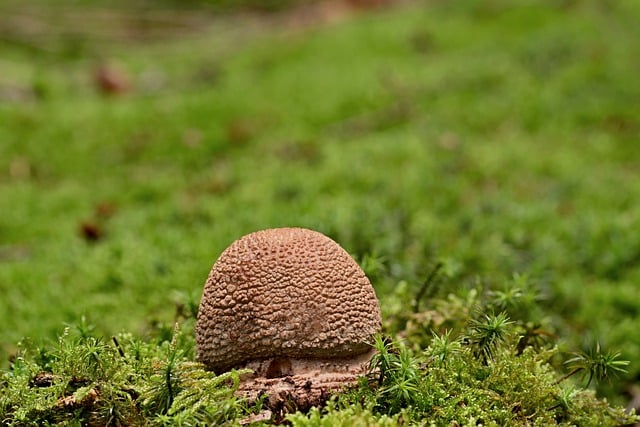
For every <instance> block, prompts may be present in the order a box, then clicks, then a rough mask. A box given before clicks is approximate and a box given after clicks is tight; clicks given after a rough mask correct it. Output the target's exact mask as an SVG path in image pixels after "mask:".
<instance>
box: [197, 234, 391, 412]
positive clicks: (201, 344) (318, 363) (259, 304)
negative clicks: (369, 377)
mask: <svg viewBox="0 0 640 427" xmlns="http://www.w3.org/2000/svg"><path fill="white" fill-rule="evenodd" d="M380 328H381V316H380V305H379V303H378V300H377V298H376V295H375V292H374V289H373V287H372V286H371V283H370V282H369V280H368V279H367V277H366V276H365V274H364V272H363V271H362V269H361V268H360V267H359V266H358V264H357V263H356V262H355V261H354V260H353V258H351V256H349V254H348V253H347V252H346V251H345V250H344V249H343V248H342V247H340V246H339V245H338V244H337V243H336V242H334V241H333V240H331V239H330V238H328V237H327V236H325V235H323V234H321V233H319V232H317V231H312V230H308V229H303V228H276V229H268V230H263V231H258V232H255V233H251V234H248V235H246V236H244V237H242V238H240V239H239V240H236V241H235V242H234V243H233V244H231V246H229V247H228V248H227V249H226V250H225V251H224V252H223V253H222V255H220V257H219V258H218V260H217V261H216V262H215V264H214V265H213V268H212V269H211V273H210V274H209V277H208V279H207V282H206V284H205V287H204V292H203V296H202V300H201V302H200V308H199V311H198V318H197V324H196V343H197V358H198V360H199V361H200V362H202V363H203V364H204V365H205V366H206V367H207V368H208V369H210V370H213V371H214V372H216V373H221V372H225V371H228V370H230V369H232V368H238V369H240V368H249V369H251V370H252V371H253V374H251V375H250V376H249V377H245V378H243V380H242V382H241V384H240V387H239V393H240V394H242V395H244V396H245V397H249V398H257V397H259V396H260V395H262V394H265V393H266V394H267V395H268V401H267V403H268V406H269V407H270V409H272V410H282V408H283V407H284V403H285V402H287V406H290V404H291V403H294V405H295V407H296V408H298V409H308V408H309V407H310V406H315V405H318V404H321V403H323V401H324V400H326V398H328V397H329V395H330V394H331V392H332V391H335V390H337V389H340V388H341V387H343V386H345V385H351V384H354V383H355V382H356V381H357V377H358V376H359V375H362V374H363V373H365V372H366V367H367V363H368V361H369V359H370V358H371V356H372V354H373V350H372V347H371V346H370V343H371V341H372V337H373V336H374V335H375V334H376V333H378V332H379V331H380Z"/></svg>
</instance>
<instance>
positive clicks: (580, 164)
mask: <svg viewBox="0 0 640 427" xmlns="http://www.w3.org/2000/svg"><path fill="white" fill-rule="evenodd" d="M638 22H640V3H638V2H637V1H632V0H623V1H617V2H609V1H601V0H557V1H535V0H531V1H521V2H511V1H506V0H489V1H468V2H450V1H438V0H432V1H408V0H405V1H373V0H369V1H367V0H360V1H356V0H351V1H348V0H327V1H316V2H302V1H282V2H280V1H256V0H246V1H241V0H236V1H220V2H218V1H214V0H210V1H191V2H178V1H160V0H158V1H141V0H139V1H133V2H129V1H127V2H125V1H119V2H107V1H100V0H96V1H76V2H74V1H65V2H62V3H61V2H53V1H48V0H37V1H31V2H28V3H26V2H21V1H20V2H18V1H12V0H3V1H2V2H1V3H0V295H1V298H0V321H1V324H2V327H1V328H0V360H1V362H0V363H1V364H2V366H3V367H4V366H7V365H8V363H9V362H8V361H9V359H10V357H11V355H12V354H14V353H15V351H16V350H17V348H18V343H19V342H20V340H22V339H23V338H24V337H28V339H30V340H32V341H35V342H47V341H48V340H52V339H55V337H56V336H57V335H58V334H60V333H61V331H62V330H63V328H64V327H65V324H69V323H74V322H78V321H80V319H82V318H84V319H86V321H88V322H90V323H91V324H92V325H95V328H96V330H97V332H98V333H102V334H105V335H108V334H113V333H116V332H119V331H122V330H129V331H132V332H133V333H135V334H141V335H144V334H146V333H149V331H151V330H154V329H158V328H163V327H167V325H169V326H168V327H169V328H170V325H171V324H172V322H173V320H174V319H175V318H176V316H179V315H180V312H181V311H184V310H193V308H194V307H196V308H197V303H198V301H199V298H200V293H201V291H202V286H203V284H204V281H205V279H206V276H207V274H208V271H209V269H210V267H211V265H212V264H213V262H214V261H215V259H216V257H217V256H218V255H219V253H220V252H221V251H222V250H223V249H224V248H225V247H226V246H228V245H229V244H230V243H231V242H232V241H233V240H235V239H237V238H238V237H240V236H241V235H243V234H246V233H249V232H251V231H255V230H259V229H264V228H269V227H278V226H303V227H308V228H313V229H316V230H318V231H321V232H323V233H325V234H327V235H329V236H330V237H332V238H333V239H335V240H336V241H338V242H339V243H340V244H341V245H342V246H343V247H345V249H347V251H349V252H350V253H351V254H352V255H353V256H354V257H355V258H356V259H357V260H358V262H359V263H360V264H361V265H362V266H363V268H364V269H365V271H366V272H367V273H368V275H369V276H370V278H371V279H372V282H373V283H374V286H375V288H376V291H377V293H378V296H379V298H380V300H381V303H382V308H383V314H385V313H386V314H389V312H390V311H393V310H398V308H397V307H391V306H390V305H391V304H390V303H387V302H388V301H391V300H393V298H394V295H395V294H397V293H398V292H403V293H409V294H411V293H412V292H413V293H416V292H418V290H419V289H420V288H421V286H422V283H423V282H424V280H425V277H427V276H428V275H429V273H430V272H431V271H433V269H434V267H435V266H436V265H440V266H442V273H441V276H440V278H439V280H438V282H437V286H436V289H433V290H431V291H430V292H432V293H433V294H434V295H440V296H442V295H446V294H447V293H454V292H464V291H465V290H469V289H472V288H479V289H481V290H484V291H489V290H491V289H497V288H500V287H502V286H504V285H505V283H511V282H513V281H514V280H520V281H524V282H526V283H527V286H531V287H533V288H535V289H536V290H537V292H538V294H539V297H540V299H541V300H542V305H543V307H544V309H545V310H544V311H543V312H542V313H540V315H539V317H540V318H539V319H538V320H539V322H540V323H541V324H544V325H545V327H547V328H548V329H549V330H550V331H553V333H554V334H556V335H557V336H558V337H560V338H558V345H560V346H561V347H562V348H563V349H567V351H568V349H580V348H586V347H588V346H590V345H593V343H594V342H596V341H598V342H600V343H601V344H602V345H603V346H604V347H606V348H611V349H615V350H616V351H620V352H621V353H622V357H624V358H626V359H628V360H630V361H631V365H630V366H629V372H628V373H627V374H626V375H624V376H623V377H622V378H620V379H619V380H617V381H615V382H613V383H607V384H601V385H600V392H601V393H604V394H605V395H607V396H609V397H610V398H612V399H613V400H614V401H616V402H618V403H623V404H624V403H625V402H627V401H628V400H629V399H630V398H632V397H633V396H634V394H635V395H637V394H638V393H640V392H638V383H639V382H640V363H638V360H640V334H639V333H638V326H639V325H640V291H639V287H640V203H639V202H640V179H639V178H640V176H639V175H640V140H639V136H640V79H638V71H639V70H640V26H639V25H638ZM514 275H515V276H514ZM514 277H515V278H514ZM423 304H427V305H428V301H425V302H423Z"/></svg>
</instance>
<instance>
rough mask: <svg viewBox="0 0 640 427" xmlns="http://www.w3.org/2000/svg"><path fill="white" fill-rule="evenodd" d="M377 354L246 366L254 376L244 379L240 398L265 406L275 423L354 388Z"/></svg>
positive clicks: (276, 360)
mask: <svg viewBox="0 0 640 427" xmlns="http://www.w3.org/2000/svg"><path fill="white" fill-rule="evenodd" d="M374 354H375V350H373V349H372V350H371V351H369V352H367V353H364V354H361V355H358V356H353V357H350V358H342V359H294V358H287V357H277V358H271V359H263V360H259V361H253V362H248V363H246V364H245V365H244V366H243V368H249V369H251V370H252V371H253V373H252V374H248V375H245V376H243V377H242V378H241V382H240V386H239V388H238V391H237V394H238V395H239V396H241V397H244V398H247V399H248V400H250V401H254V400H257V399H260V398H262V397H265V399H264V406H265V407H266V408H268V410H269V411H270V412H271V414H272V418H275V419H276V420H279V419H282V418H283V417H284V415H285V414H287V413H289V412H295V411H298V410H299V411H303V412H304V411H307V410H309V409H310V408H311V407H314V406H321V405H323V404H324V403H326V401H327V400H328V399H329V397H331V395H332V394H334V393H335V392H337V391H339V390H340V389H343V388H345V387H349V386H354V385H356V383H357V381H358V377H359V376H362V375H364V374H366V372H367V367H368V363H369V360H370V359H371V357H372V356H373V355H374Z"/></svg>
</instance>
